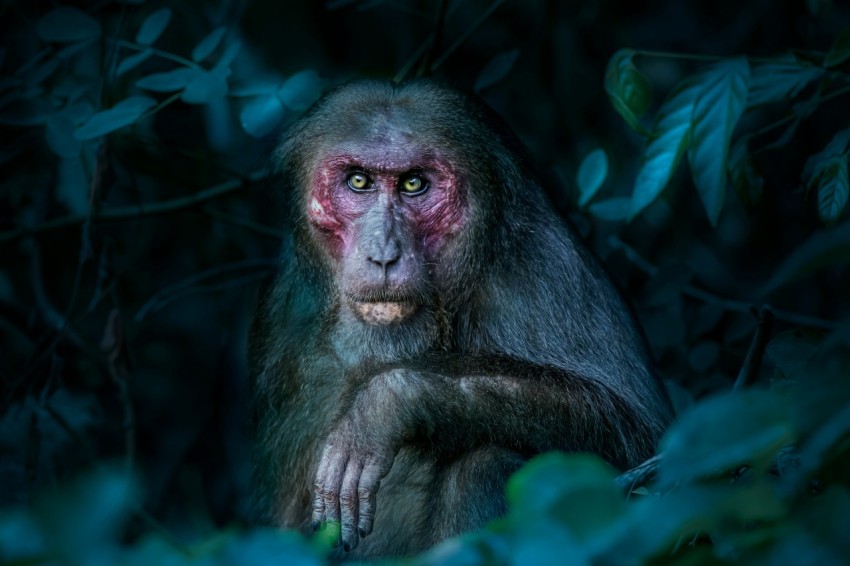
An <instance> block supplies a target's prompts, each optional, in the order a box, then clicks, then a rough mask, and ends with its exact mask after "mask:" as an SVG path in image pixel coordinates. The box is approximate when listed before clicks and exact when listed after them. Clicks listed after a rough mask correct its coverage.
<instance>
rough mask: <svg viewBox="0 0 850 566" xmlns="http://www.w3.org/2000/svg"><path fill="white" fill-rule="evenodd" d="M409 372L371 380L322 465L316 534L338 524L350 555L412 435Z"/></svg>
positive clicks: (370, 524) (326, 450)
mask: <svg viewBox="0 0 850 566" xmlns="http://www.w3.org/2000/svg"><path fill="white" fill-rule="evenodd" d="M410 373H411V372H406V371H404V370H394V371H389V372H386V373H383V374H379V375H377V376H375V377H373V378H372V380H371V381H370V383H369V385H368V386H367V387H365V388H364V389H363V390H361V391H360V392H359V393H358V394H357V396H356V397H355V398H354V401H353V402H352V404H351V407H350V408H349V409H348V411H347V412H346V413H345V414H344V415H343V416H342V418H340V419H339V420H338V421H337V424H336V428H335V429H334V430H333V431H332V432H331V433H330V435H329V436H328V439H327V441H326V443H325V448H324V450H323V451H322V457H321V459H320V460H319V467H318V471H317V473H316V483H315V490H316V491H315V497H314V499H313V518H312V525H313V529H314V530H315V529H318V528H319V527H321V526H322V525H323V524H324V523H325V522H328V521H335V522H339V523H340V539H341V540H340V541H338V542H341V543H342V546H343V548H344V549H345V550H346V551H349V550H352V549H354V548H356V547H357V544H358V543H359V541H360V538H362V537H365V536H366V535H368V534H369V533H371V532H372V527H373V524H374V520H375V501H376V496H377V493H378V487H379V486H380V483H381V480H382V479H383V478H384V477H385V476H386V475H387V474H388V473H389V471H390V468H391V467H392V465H393V460H394V459H395V457H396V454H397V453H398V451H399V449H400V448H401V445H402V440H403V439H404V438H405V437H406V436H408V435H409V434H411V433H412V432H413V429H414V428H415V427H414V422H415V419H414V411H412V410H410V403H411V401H412V400H413V399H414V398H415V397H416V394H415V387H411V383H410V382H411V381H416V380H415V379H411V378H412V377H413V376H411V375H410Z"/></svg>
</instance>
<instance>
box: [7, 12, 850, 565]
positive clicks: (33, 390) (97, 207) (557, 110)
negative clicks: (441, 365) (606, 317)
mask: <svg viewBox="0 0 850 566" xmlns="http://www.w3.org/2000/svg"><path fill="white" fill-rule="evenodd" d="M0 15H2V18H0V28H2V32H3V47H2V50H0V127H2V130H3V142H2V145H0V169H2V178H3V191H2V196H0V248H2V252H1V253H2V256H0V258H2V259H0V377H2V381H3V390H2V397H0V403H2V405H0V407H2V411H0V415H1V416H0V448H2V459H0V485H2V499H1V500H0V501H2V504H3V509H2V510H0V560H2V561H3V562H4V563H6V562H9V563H42V562H45V563H46V562H54V561H55V560H59V561H65V562H70V563H80V564H97V563H105V564H109V563H116V562H120V563H129V564H133V563H138V564H149V563H174V564H182V563H193V564H198V563H201V564H203V563H215V564H218V563H231V562H238V563H264V562H266V561H268V562H272V561H274V560H279V559H280V558H281V557H286V558H287V559H288V560H290V561H292V562H299V563H305V564H309V563H323V562H324V559H323V556H324V553H325V551H326V548H327V544H326V542H325V541H324V537H323V536H322V534H321V533H320V534H319V536H318V537H314V538H313V539H311V540H306V539H304V538H303V537H301V536H300V535H299V534H297V533H292V532H278V531H275V530H272V529H262V528H252V527H248V526H246V525H245V524H244V519H245V517H246V501H247V498H246V493H247V491H248V485H249V482H250V465H249V460H250V459H249V452H250V449H249V444H250V440H249V434H248V428H249V427H248V423H249V420H250V410H249V402H248V398H249V392H248V385H247V380H246V376H245V356H246V354H245V343H246V333H247V330H246V329H247V325H248V322H249V320H250V316H251V312H252V309H253V302H254V296H255V292H256V288H257V285H258V284H259V282H260V281H261V280H262V279H263V278H264V277H265V276H266V274H267V273H268V270H269V269H270V268H271V266H272V265H273V264H274V257H275V254H276V252H277V244H278V240H279V237H280V232H279V230H278V228H276V226H277V223H278V221H279V219H280V217H281V206H283V205H282V203H281V199H280V198H279V195H277V194H276V192H275V188H276V187H275V184H274V182H273V181H271V182H269V181H265V179H266V177H267V174H266V170H267V159H268V155H269V153H270V151H271V149H272V148H273V146H274V143H275V139H276V136H277V135H278V132H279V131H280V129H281V128H282V127H285V125H286V124H287V123H288V122H290V121H291V120H292V119H293V118H294V117H296V116H297V115H298V114H299V113H300V112H302V111H303V110H304V109H306V108H307V107H308V106H309V104H310V103H311V102H312V101H313V100H314V99H315V98H316V97H317V96H318V95H319V93H320V92H321V90H322V89H323V88H324V87H325V86H327V85H328V84H332V83H334V82H336V81H339V80H342V79H345V78H347V77H351V76H355V75H375V76H384V77H395V78H397V79H402V78H409V77H413V76H431V75H434V76H438V77H442V78H445V79H447V80H449V81H451V82H454V83H456V84H458V85H459V86H461V87H464V88H468V89H473V90H475V91H477V92H479V93H480V94H481V95H482V96H484V98H485V99H486V100H487V101H488V102H489V103H490V104H491V105H492V106H493V107H494V108H496V110H497V111H499V112H500V113H501V114H503V115H504V116H505V117H506V118H507V120H508V121H509V122H510V123H511V125H512V126H513V127H514V128H515V129H516V130H517V131H518V133H519V134H520V136H521V137H522V138H523V141H525V142H526V143H527V145H528V146H529V148H530V150H531V153H532V155H533V157H534V158H535V161H536V162H537V163H538V164H539V165H540V168H541V171H542V173H543V176H544V177H545V178H546V180H547V181H548V183H549V190H550V196H551V198H552V201H553V203H554V204H555V206H556V207H557V208H558V210H559V211H561V212H562V213H563V215H564V216H565V217H566V218H568V219H569V220H571V221H572V222H573V224H574V225H575V226H576V228H577V229H578V230H579V231H580V232H581V234H582V235H583V236H584V237H586V239H587V240H588V241H589V242H590V244H591V245H592V247H593V248H594V249H595V250H596V251H597V252H598V253H599V255H600V256H602V257H603V259H604V260H605V262H606V266H607V267H608V269H609V270H610V271H611V273H612V275H613V277H614V278H615V280H616V281H617V282H618V283H619V284H621V285H622V287H623V288H624V291H625V292H626V294H628V295H629V296H630V298H631V299H632V301H633V302H634V303H635V305H636V308H637V311H638V314H639V316H640V319H641V321H642V323H643V325H644V327H645V329H646V332H647V335H648V338H649V340H650V343H651V345H652V348H653V351H654V353H655V355H656V357H657V359H658V360H659V365H660V368H661V371H662V374H663V375H664V377H665V381H666V383H667V385H668V389H669V391H670V393H671V396H672V398H673V400H674V403H675V405H676V408H677V411H678V415H679V416H678V418H677V421H676V422H675V424H674V425H673V426H672V427H671V429H670V430H669V431H668V433H667V434H666V436H665V438H664V441H663V443H662V445H661V446H660V447H659V453H660V454H661V455H660V457H658V458H657V459H656V460H653V461H651V462H650V463H649V464H648V465H647V467H646V468H645V469H644V470H643V471H642V472H641V471H640V470H638V472H639V473H635V474H632V475H629V474H627V475H624V476H618V473H617V472H615V471H614V470H612V469H610V468H609V467H608V466H606V465H605V464H604V463H602V462H601V461H600V460H599V459H598V458H596V457H591V456H587V455H564V454H546V455H542V456H540V457H538V458H537V459H535V460H533V461H532V462H530V463H529V464H528V465H527V466H526V467H525V468H524V469H522V470H521V471H520V472H519V473H518V474H517V475H516V476H514V478H513V479H512V481H511V483H510V485H509V486H508V496H509V500H510V504H511V509H510V513H509V515H508V516H507V517H505V518H504V519H502V520H499V521H497V522H494V523H493V524H491V525H490V526H488V527H487V528H486V529H485V530H483V531H482V532H479V533H473V534H470V535H468V536H464V537H461V538H459V539H457V540H452V541H449V542H447V543H445V544H443V545H442V546H440V547H439V548H436V549H434V550H433V551H432V552H429V553H427V554H425V555H424V556H421V557H417V558H415V559H412V560H411V561H412V562H415V563H435V564H436V563H439V564H442V563H502V562H514V563H526V562H528V563H536V562H542V561H545V560H546V559H550V560H551V559H552V558H553V557H557V558H558V559H559V560H561V561H564V562H568V563H576V564H578V563H589V562H593V563H643V562H656V563H703V562H727V561H731V562H746V563H750V562H756V563H762V562H772V563H799V562H810V563H818V564H840V563H842V562H844V561H846V557H847V556H850V543H848V541H850V530H849V529H850V269H849V268H848V264H850V220H848V212H847V201H848V193H850V182H849V181H848V167H850V28H847V26H848V25H850V8H848V7H847V6H844V5H843V4H840V3H835V4H834V5H833V3H831V2H828V1H822V0H807V1H806V2H799V3H790V2H788V3H781V4H779V3H775V2H772V1H770V0H762V1H757V2H731V1H723V2H696V3H682V2H677V1H676V0H658V1H654V2H649V3H646V6H635V5H633V4H632V3H628V2H625V1H620V0H607V1H603V0H598V1H594V2H566V3H563V2H555V1H554V0H553V1H549V2H539V3H523V2H512V3H511V2H505V1H504V0H495V1H492V2H487V1H483V0H482V1H473V2H461V1H436V0H434V1H429V0H407V1H404V2H395V3H394V2H384V1H373V0H334V1H331V2H327V3H324V4H321V3H315V2H302V3H288V2H286V3H276V2H263V1H256V2H253V3H240V2H220V3H219V2H212V1H206V0H186V1H182V2H172V3H165V2H142V1H141V0H138V1H136V0H123V1H121V0H116V1H103V2H97V3H88V2H59V1H56V2H50V3H25V2H14V1H9V2H4V3H3V4H2V7H0ZM605 93H607V98H606V96H605ZM688 171H689V173H688ZM694 189H695V190H694ZM558 300H569V290H568V289H565V290H564V295H563V297H559V298H558ZM624 493H625V497H624Z"/></svg>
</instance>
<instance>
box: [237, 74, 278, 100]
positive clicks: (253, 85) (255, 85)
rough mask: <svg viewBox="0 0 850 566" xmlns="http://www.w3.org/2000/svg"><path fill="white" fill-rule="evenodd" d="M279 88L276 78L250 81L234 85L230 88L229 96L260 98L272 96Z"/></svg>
mask: <svg viewBox="0 0 850 566" xmlns="http://www.w3.org/2000/svg"><path fill="white" fill-rule="evenodd" d="M279 88H280V79H279V78H278V77H268V78H261V79H252V80H249V81H243V82H239V83H235V84H233V85H232V86H231V87H230V96H233V97H235V98H247V97H252V96H260V95H261V94H273V93H276V92H277V90H278V89H279Z"/></svg>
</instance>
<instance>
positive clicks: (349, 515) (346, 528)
mask: <svg viewBox="0 0 850 566" xmlns="http://www.w3.org/2000/svg"><path fill="white" fill-rule="evenodd" d="M362 471H363V464H362V463H361V462H360V461H359V460H357V459H352V460H349V462H348V468H347V469H346V470H345V476H344V477H343V478H342V486H341V487H340V490H339V510H340V535H341V536H342V548H343V549H344V550H345V551H346V552H348V551H349V550H353V549H355V548H357V544H358V543H359V542H360V537H359V536H358V535H357V526H358V518H357V517H358V515H357V509H358V502H357V487H358V484H359V482H360V474H361V473H362Z"/></svg>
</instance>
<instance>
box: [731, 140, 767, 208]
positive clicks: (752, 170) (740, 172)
mask: <svg viewBox="0 0 850 566" xmlns="http://www.w3.org/2000/svg"><path fill="white" fill-rule="evenodd" d="M749 141H750V137H749V136H742V137H741V138H739V139H738V141H736V142H735V143H734V144H733V145H732V149H731V150H730V151H729V162H728V164H727V169H728V172H729V177H730V178H731V179H732V188H734V189H735V194H737V195H738V199H739V200H740V201H741V203H742V204H743V205H744V206H745V207H746V208H747V210H752V209H753V208H754V207H755V205H757V204H758V203H759V202H760V201H761V197H762V194H763V193H764V178H763V177H762V176H761V174H760V173H759V172H758V169H756V163H755V159H753V156H752V154H751V153H750V151H749Z"/></svg>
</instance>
